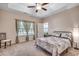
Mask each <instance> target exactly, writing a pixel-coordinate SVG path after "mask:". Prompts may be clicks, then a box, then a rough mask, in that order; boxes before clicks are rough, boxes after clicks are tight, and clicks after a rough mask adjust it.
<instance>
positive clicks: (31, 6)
mask: <svg viewBox="0 0 79 59" xmlns="http://www.w3.org/2000/svg"><path fill="white" fill-rule="evenodd" d="M27 7H28V8H34V7H35V6H27Z"/></svg>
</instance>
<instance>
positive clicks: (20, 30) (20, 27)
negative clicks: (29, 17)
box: [17, 21, 34, 36]
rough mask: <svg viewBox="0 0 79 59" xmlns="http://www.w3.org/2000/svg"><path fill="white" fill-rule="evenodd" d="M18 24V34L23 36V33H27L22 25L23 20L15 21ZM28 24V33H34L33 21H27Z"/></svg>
mask: <svg viewBox="0 0 79 59" xmlns="http://www.w3.org/2000/svg"><path fill="white" fill-rule="evenodd" d="M17 23H18V25H17V29H18V35H19V36H23V35H27V32H26V30H25V27H24V25H23V23H24V21H17ZM26 23H29V24H30V26H29V27H30V28H29V30H28V35H34V23H33V22H27V21H26Z"/></svg>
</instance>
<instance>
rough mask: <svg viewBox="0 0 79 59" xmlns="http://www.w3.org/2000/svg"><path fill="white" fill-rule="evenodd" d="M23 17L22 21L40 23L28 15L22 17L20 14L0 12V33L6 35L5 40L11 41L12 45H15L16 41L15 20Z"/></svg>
mask: <svg viewBox="0 0 79 59" xmlns="http://www.w3.org/2000/svg"><path fill="white" fill-rule="evenodd" d="M22 16H24V18H23V19H24V20H28V21H34V22H35V23H39V22H41V21H40V20H39V19H37V18H34V17H31V16H29V15H24V14H22V13H20V12H19V13H13V12H12V13H11V12H9V11H3V10H0V32H6V33H7V39H11V40H12V43H15V39H16V25H15V21H16V20H15V19H18V20H19V19H22V18H21V17H22Z"/></svg>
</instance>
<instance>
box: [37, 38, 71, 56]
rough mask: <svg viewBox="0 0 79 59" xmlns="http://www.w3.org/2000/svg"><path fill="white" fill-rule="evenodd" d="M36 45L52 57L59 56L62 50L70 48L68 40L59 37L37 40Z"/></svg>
mask: <svg viewBox="0 0 79 59" xmlns="http://www.w3.org/2000/svg"><path fill="white" fill-rule="evenodd" d="M36 45H38V46H40V47H41V48H43V49H45V50H46V51H48V52H50V53H51V54H52V55H53V56H56V55H60V54H61V53H62V52H63V51H64V50H66V49H67V48H69V47H71V43H70V40H69V39H65V38H59V37H46V38H45V37H42V38H37V40H36Z"/></svg>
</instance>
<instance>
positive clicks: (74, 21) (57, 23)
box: [43, 6, 79, 34]
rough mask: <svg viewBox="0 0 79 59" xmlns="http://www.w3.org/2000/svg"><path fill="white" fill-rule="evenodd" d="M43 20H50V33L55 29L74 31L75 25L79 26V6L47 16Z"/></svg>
mask: <svg viewBox="0 0 79 59" xmlns="http://www.w3.org/2000/svg"><path fill="white" fill-rule="evenodd" d="M43 22H48V25H49V29H48V32H49V34H52V32H53V31H55V30H58V31H60V30H64V31H72V30H73V28H74V27H79V6H77V7H74V8H71V9H69V10H65V11H63V12H60V13H58V14H55V15H52V16H50V17H47V18H45V19H43Z"/></svg>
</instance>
